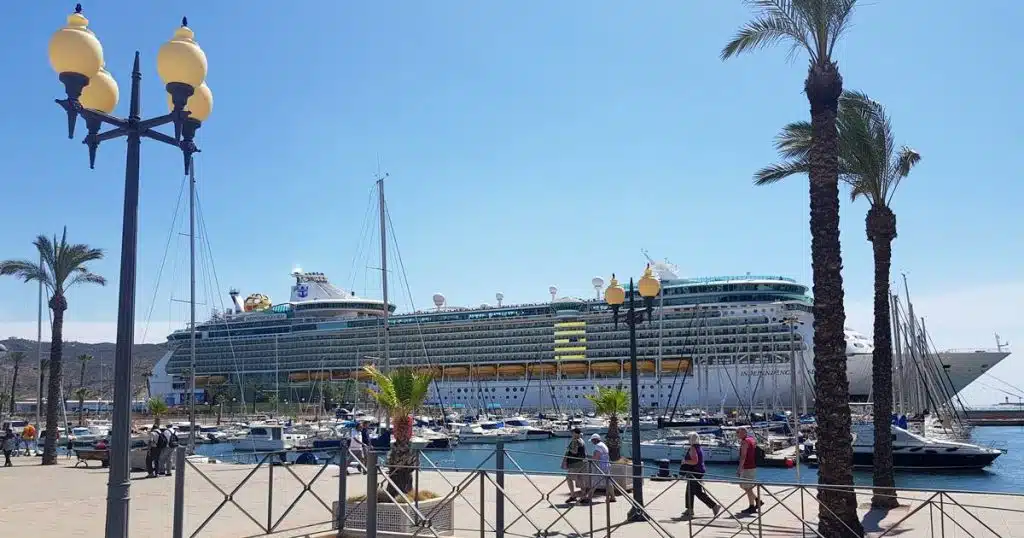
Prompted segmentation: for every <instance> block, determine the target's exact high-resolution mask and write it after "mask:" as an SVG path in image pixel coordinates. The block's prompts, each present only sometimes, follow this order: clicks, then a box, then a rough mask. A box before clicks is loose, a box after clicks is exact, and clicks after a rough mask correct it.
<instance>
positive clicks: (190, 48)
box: [156, 19, 206, 88]
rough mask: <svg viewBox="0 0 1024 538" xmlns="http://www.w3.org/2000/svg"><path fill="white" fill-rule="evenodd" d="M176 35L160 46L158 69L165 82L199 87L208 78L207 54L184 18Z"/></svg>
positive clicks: (157, 56)
mask: <svg viewBox="0 0 1024 538" xmlns="http://www.w3.org/2000/svg"><path fill="white" fill-rule="evenodd" d="M181 22H182V25H181V27H180V28H178V29H177V30H175V31H174V37H172V38H171V40H170V41H168V42H167V43H164V44H163V45H161V46H160V50H159V52H157V55H156V71H157V73H158V74H159V75H160V80H163V81H164V84H171V83H175V82H177V83H180V84H188V85H189V86H192V87H193V88H198V87H199V85H200V84H202V83H203V80H205V79H206V54H205V53H204V52H203V49H201V48H199V44H198V43H196V40H195V34H194V33H193V32H192V30H191V29H190V28H189V27H188V26H186V25H185V23H186V22H188V21H186V20H184V19H183V20H182V21H181Z"/></svg>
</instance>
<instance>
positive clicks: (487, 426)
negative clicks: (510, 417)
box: [448, 421, 526, 444]
mask: <svg viewBox="0 0 1024 538" xmlns="http://www.w3.org/2000/svg"><path fill="white" fill-rule="evenodd" d="M448 427H449V428H452V429H453V431H456V432H458V435H459V442H460V443H463V444H495V443H499V442H505V443H508V442H514V441H525V440H526V432H525V431H516V430H510V429H506V428H503V427H499V426H498V425H497V423H496V422H491V421H485V422H479V423H476V424H462V423H458V422H451V423H449V424H448Z"/></svg>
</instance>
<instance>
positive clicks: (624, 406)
mask: <svg viewBox="0 0 1024 538" xmlns="http://www.w3.org/2000/svg"><path fill="white" fill-rule="evenodd" d="M585 397H586V398H587V399H588V400H590V401H591V402H592V403H593V404H594V410H595V411H596V412H597V414H599V415H605V416H609V417H614V416H618V415H623V414H626V413H628V412H629V392H626V391H625V390H623V389H622V388H619V387H598V388H597V392H595V393H593V394H587V395H585Z"/></svg>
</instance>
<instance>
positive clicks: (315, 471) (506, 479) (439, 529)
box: [173, 443, 1024, 538]
mask: <svg viewBox="0 0 1024 538" xmlns="http://www.w3.org/2000/svg"><path fill="white" fill-rule="evenodd" d="M317 452H318V453H321V454H323V453H327V454H329V457H328V458H326V461H324V462H322V463H317V465H315V466H313V465H306V466H302V465H283V464H282V461H281V453H265V454H261V455H259V456H258V461H257V463H256V465H254V466H252V467H251V469H250V468H247V467H242V468H241V470H242V471H243V472H244V476H243V478H242V479H241V480H240V481H238V482H237V483H234V484H233V485H223V484H219V483H217V481H216V480H215V479H214V478H213V477H211V476H210V475H211V474H212V471H210V469H209V466H204V465H202V464H194V463H193V462H191V461H189V460H187V459H186V458H185V452H184V450H183V449H179V450H178V452H177V454H176V461H177V466H176V469H175V472H176V475H175V492H174V522H173V532H174V534H173V536H174V538H184V537H185V536H189V537H190V538H195V537H198V536H204V531H205V530H207V529H208V528H209V527H208V525H209V524H210V523H211V521H213V520H214V519H215V518H217V517H218V516H222V515H224V514H225V509H226V508H227V507H229V506H232V507H234V508H237V510H238V511H240V512H241V513H242V514H243V515H244V516H245V519H244V521H247V522H248V523H250V524H252V525H254V526H255V528H256V529H258V530H259V533H261V534H262V535H269V534H274V535H275V536H298V535H301V536H314V535H316V533H317V532H321V531H325V532H329V533H338V532H340V531H341V530H344V531H345V532H346V533H357V534H364V535H366V536H374V537H376V536H377V535H378V533H380V532H388V533H395V532H397V533H404V534H407V535H411V536H414V537H419V536H424V537H427V536H430V537H435V538H437V537H440V536H444V535H457V536H469V535H477V536H479V537H480V538H490V537H494V538H506V536H515V537H527V536H530V537H546V536H553V535H565V536H573V537H582V536H588V537H598V536H604V537H606V538H610V537H611V536H612V534H613V533H616V532H619V533H620V535H622V532H627V533H636V532H641V533H643V535H644V536H647V535H653V536H656V537H659V538H662V537H665V538H667V537H681V536H687V537H690V538H693V537H697V536H729V537H730V538H734V537H736V536H739V535H749V536H752V537H754V538H764V537H765V536H766V535H779V534H788V535H790V536H795V535H797V534H798V533H799V535H800V536H801V537H802V538H806V537H808V536H820V537H824V538H847V537H849V538H852V537H855V536H857V537H859V536H862V534H863V533H868V534H870V535H871V536H874V537H877V538H882V537H887V536H899V535H906V536H931V537H936V536H938V537H942V538H945V537H946V536H950V537H954V536H967V537H970V538H979V537H981V536H994V537H1003V536H1024V496H1019V495H1013V494H1000V493H979V492H970V491H924V490H917V489H908V488H899V489H898V493H894V494H893V497H894V498H895V499H896V500H897V502H898V503H899V504H900V507H899V508H896V509H890V510H883V509H874V508H872V509H865V507H867V506H869V503H868V499H869V498H870V497H871V496H872V495H874V493H875V492H874V491H873V490H872V488H870V487H860V486H849V487H840V486H819V485H816V484H780V483H772V484H765V483H758V482H753V481H744V480H741V479H737V478H735V477H724V476H715V475H712V474H705V475H704V476H703V477H702V478H700V479H696V478H694V477H692V476H689V477H679V476H671V475H669V476H645V477H644V482H643V484H644V491H645V495H644V499H645V501H644V503H643V504H639V503H637V502H636V501H635V500H634V499H633V497H632V496H631V495H630V494H629V490H630V488H631V487H632V477H631V475H630V472H631V469H630V466H629V465H621V466H620V464H613V465H612V466H611V467H610V469H609V471H603V470H601V469H600V468H597V467H596V466H595V465H592V464H591V465H590V468H589V469H587V470H585V472H579V473H575V472H574V473H572V475H571V479H572V480H574V481H575V482H577V485H581V486H584V489H583V492H584V493H583V495H582V496H584V497H586V496H590V497H592V499H597V498H600V497H603V498H604V501H603V502H597V501H595V500H591V501H590V502H585V503H572V502H566V501H564V500H562V499H560V498H559V497H560V492H561V491H562V490H564V489H566V488H567V482H568V480H569V479H570V476H567V475H566V473H565V472H562V473H552V472H538V471H529V470H527V469H524V468H523V467H522V466H521V465H520V463H519V461H518V459H520V458H523V457H530V458H536V457H549V458H559V459H560V458H561V457H562V456H561V455H560V454H559V455H554V454H544V453H537V452H528V451H516V450H507V449H506V448H505V446H504V444H503V443H498V444H497V445H496V446H495V449H494V451H493V452H490V453H489V455H488V456H487V457H486V458H485V459H484V461H482V462H480V463H479V464H478V465H476V466H475V467H472V468H457V467H450V466H439V465H437V464H435V462H434V461H433V460H432V459H431V458H430V456H429V454H428V453H421V454H420V462H421V463H420V464H419V465H416V466H411V467H408V468H401V467H398V466H394V465H393V466H390V467H388V466H386V465H384V464H383V462H381V461H380V460H379V454H378V453H377V452H372V451H368V452H365V453H362V452H360V453H355V452H353V451H352V450H351V449H350V447H349V446H348V445H347V444H345V445H343V446H342V447H340V448H338V449H334V450H317ZM350 463H353V464H355V465H356V466H358V470H359V472H360V475H352V476H350V475H349V472H348V466H349V464H350ZM335 465H337V468H338V470H339V471H340V472H339V473H338V476H337V480H336V482H334V481H332V480H330V479H327V478H325V475H327V474H328V473H327V470H328V469H329V468H333V466H335ZM229 467H235V468H236V469H238V468H239V467H241V466H229ZM275 469H279V470H277V471H276V472H277V473H278V475H279V476H280V475H281V474H286V475H290V476H291V477H293V478H294V479H295V481H297V483H298V485H299V488H298V491H297V492H296V491H294V490H292V491H289V492H283V491H282V486H281V485H280V484H278V485H277V486H275V483H278V482H280V481H275V479H274V473H275ZM296 469H299V471H296ZM401 470H405V471H408V473H407V475H408V474H411V476H412V489H411V490H410V491H407V492H406V491H403V489H404V488H400V487H398V483H397V482H398V477H397V474H398V473H399V471H401ZM264 473H265V474H266V478H267V481H266V484H263V483H262V480H263V478H261V479H260V480H259V481H257V480H254V477H257V476H262V475H263V474H264ZM362 473H365V476H362ZM191 475H194V476H195V477H197V479H198V480H197V482H195V483H193V484H192V485H190V486H189V485H188V484H186V476H191ZM199 483H205V484H208V485H209V486H212V488H214V490H215V491H216V492H217V496H218V497H219V499H220V500H219V502H218V503H216V504H211V505H210V506H207V507H204V508H206V509H207V512H206V513H205V515H204V516H203V517H201V518H199V523H198V524H197V525H195V526H194V529H192V530H190V531H186V529H185V524H186V523H187V522H186V521H185V519H186V518H185V502H186V495H187V494H188V492H189V491H194V490H195V489H196V484H199ZM602 484H603V486H604V490H605V491H602V490H601V489H599V488H600V485H602ZM698 487H699V488H700V489H703V491H704V492H705V494H706V496H701V495H699V494H697V493H696V489H697V488H698ZM744 487H746V488H747V489H749V490H750V491H751V494H752V495H753V496H754V497H755V498H756V499H757V501H758V503H757V504H756V507H755V508H754V509H752V510H751V509H750V508H749V506H748V505H749V502H748V501H749V497H748V494H747V492H746V490H745V489H741V488H744ZM246 488H265V491H262V490H260V491H258V492H255V493H256V495H251V496H250V498H251V499H255V498H263V499H265V502H264V503H263V505H262V506H260V507H259V510H258V509H254V508H252V507H246V506H243V504H244V503H241V502H239V495H240V492H242V491H243V490H244V489H246ZM317 488H319V491H318V490H317ZM688 488H692V490H691V491H693V492H694V495H693V498H691V499H688V497H689V496H688V494H687V489H688ZM428 492H429V494H428ZM598 493H601V494H600V495H598ZM609 493H614V498H615V502H609V501H610V500H611V499H612V496H611V495H609ZM828 493H833V494H835V493H846V494H848V495H850V497H851V498H852V499H853V502H854V503H856V506H858V507H860V510H859V511H858V512H857V515H856V517H855V518H853V519H848V520H844V519H843V518H842V517H840V515H838V514H835V513H833V512H832V511H831V510H830V509H829V508H828V507H827V506H826V505H825V504H822V503H820V502H819V501H818V496H819V495H821V494H826V495H827V494H828ZM282 495H284V496H283V497H282ZM275 497H277V498H276V499H275ZM304 499H305V500H307V501H308V502H310V503H312V505H313V506H314V508H315V509H316V510H314V511H313V514H319V515H310V514H306V515H305V516H304V517H294V518H293V516H294V514H295V511H294V509H295V508H296V506H297V505H299V503H300V502H302V501H303V500H304ZM684 499H688V500H689V501H690V502H691V503H694V504H697V503H695V501H697V500H700V499H704V500H705V501H706V502H707V503H710V504H711V505H713V506H715V507H716V508H715V509H712V508H711V507H710V506H709V507H706V508H705V509H702V511H703V512H704V513H703V515H700V514H694V513H693V512H692V511H691V512H690V513H689V517H684V516H682V515H680V514H681V512H683V508H684V505H685V504H686V502H685V501H684ZM745 499H746V500H745ZM282 501H283V502H282ZM275 506H278V509H277V510H275ZM282 506H283V507H284V508H283V509H281V507H282ZM698 506H700V504H698ZM744 508H746V509H744ZM263 509H265V513H262V512H260V510H263ZM691 509H692V504H691ZM224 517H226V516H224ZM311 518H312V519H311ZM822 520H825V525H821V521H822ZM467 521H468V523H467ZM234 525H235V524H234V522H233V523H232V529H234V528H235V527H234ZM332 529H333V530H332ZM288 533H291V534H288ZM261 534H255V533H254V532H252V531H251V530H248V529H242V528H240V527H239V528H238V533H237V534H236V536H259V535H261ZM221 535H223V534H221ZM324 535H325V536H326V535H328V534H324ZM330 535H332V536H333V535H334V534H330ZM629 536H630V538H638V537H636V536H634V535H629Z"/></svg>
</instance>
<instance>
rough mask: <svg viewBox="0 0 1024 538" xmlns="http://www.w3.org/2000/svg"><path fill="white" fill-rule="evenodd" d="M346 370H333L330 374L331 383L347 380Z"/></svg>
mask: <svg viewBox="0 0 1024 538" xmlns="http://www.w3.org/2000/svg"><path fill="white" fill-rule="evenodd" d="M348 375H349V374H348V371H347V370H334V371H332V372H331V381H344V380H346V379H348Z"/></svg>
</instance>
